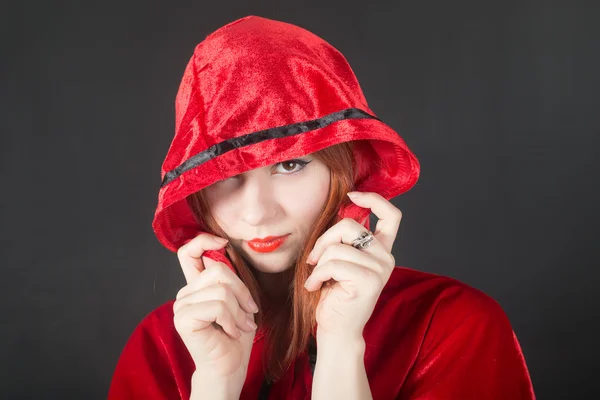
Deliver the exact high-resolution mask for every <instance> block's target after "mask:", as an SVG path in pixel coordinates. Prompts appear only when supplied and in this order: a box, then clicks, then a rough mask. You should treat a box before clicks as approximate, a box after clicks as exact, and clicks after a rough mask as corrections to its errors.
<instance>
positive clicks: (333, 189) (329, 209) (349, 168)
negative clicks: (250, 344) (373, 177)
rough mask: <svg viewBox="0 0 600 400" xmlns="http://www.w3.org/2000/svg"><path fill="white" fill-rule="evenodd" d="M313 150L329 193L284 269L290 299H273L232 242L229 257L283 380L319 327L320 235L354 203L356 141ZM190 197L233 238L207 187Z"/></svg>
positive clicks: (203, 221)
mask: <svg viewBox="0 0 600 400" xmlns="http://www.w3.org/2000/svg"><path fill="white" fill-rule="evenodd" d="M312 155H313V156H314V157H315V158H317V159H318V160H320V161H321V162H323V163H324V164H325V165H327V167H328V168H329V170H330V176H331V181H330V182H331V183H330V187H329V195H328V197H327V201H326V203H325V205H324V207H323V209H322V210H321V213H320V216H319V217H318V219H317V220H316V221H315V223H314V224H313V226H312V228H311V229H310V230H309V232H311V233H310V234H309V235H308V237H307V238H306V240H305V243H304V248H303V250H302V251H301V252H300V255H299V256H298V258H297V259H296V260H295V265H294V268H290V269H289V270H287V271H286V272H288V273H287V274H285V273H284V278H285V279H286V282H285V283H286V284H287V285H289V290H288V292H287V298H286V299H285V300H284V301H269V300H270V299H268V298H266V296H265V294H264V293H263V291H261V290H260V285H259V283H258V281H257V280H256V278H255V276H254V273H253V268H252V267H251V265H249V263H248V262H247V260H245V259H244V258H243V257H242V256H241V255H240V254H238V252H237V251H236V250H235V249H234V248H233V247H231V245H230V244H227V246H226V253H227V256H228V258H229V259H230V260H231V263H232V265H233V267H234V268H235V270H236V272H237V274H238V276H239V277H240V279H241V281H242V282H244V284H245V285H246V287H248V289H249V290H250V293H251V295H252V298H253V299H254V300H255V301H256V302H257V304H258V307H259V312H258V313H257V314H255V320H256V323H257V324H258V326H259V327H264V328H265V340H266V343H265V350H264V351H265V353H264V355H263V369H264V371H265V375H266V377H267V378H269V379H271V380H272V381H277V380H278V379H280V378H281V377H282V376H283V374H284V373H285V371H286V370H287V369H288V368H289V366H290V365H291V363H292V362H293V361H294V360H295V359H296V357H297V356H298V355H299V354H300V353H302V352H303V351H305V350H306V347H307V345H308V342H309V340H310V336H311V335H312V334H313V332H314V331H315V327H316V319H315V310H316V307H317V304H318V301H319V294H320V292H319V291H315V292H308V291H306V289H304V282H306V279H308V277H309V275H310V274H311V273H312V270H313V268H314V266H312V265H310V264H308V263H307V262H306V259H307V258H308V254H309V253H310V251H311V250H312V248H313V246H314V244H315V242H316V241H317V239H318V238H319V237H320V236H321V235H323V233H325V231H326V230H327V229H329V228H330V227H332V226H333V225H335V224H336V223H337V222H338V221H339V217H338V211H339V209H340V207H341V206H343V205H344V206H345V205H346V203H348V202H350V200H349V199H348V196H346V193H348V192H350V191H352V190H354V182H355V177H356V173H357V171H355V165H356V161H355V160H354V157H353V145H352V142H344V143H340V144H336V145H333V146H330V147H327V148H324V149H322V150H319V151H317V152H315V153H312ZM359 165H360V164H359ZM186 200H187V203H188V205H189V207H190V209H191V210H192V213H193V214H194V216H195V218H196V219H197V222H198V223H199V224H200V226H202V227H203V228H205V229H204V230H205V231H206V232H208V233H211V234H213V235H216V236H219V237H224V238H227V235H226V234H225V232H224V231H223V230H222V229H221V228H220V227H219V225H218V224H217V223H216V221H215V220H214V218H213V217H212V215H211V213H210V207H209V204H207V202H206V199H205V198H204V196H203V193H202V190H200V191H198V192H196V193H193V194H192V195H190V196H188V197H187V199H186ZM271 300H272V299H271ZM263 307H265V308H263Z"/></svg>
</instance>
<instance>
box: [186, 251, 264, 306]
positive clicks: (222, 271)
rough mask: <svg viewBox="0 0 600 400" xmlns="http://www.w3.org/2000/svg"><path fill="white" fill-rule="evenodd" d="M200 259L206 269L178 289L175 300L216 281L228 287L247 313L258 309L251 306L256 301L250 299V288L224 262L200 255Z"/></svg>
mask: <svg viewBox="0 0 600 400" xmlns="http://www.w3.org/2000/svg"><path fill="white" fill-rule="evenodd" d="M202 260H203V262H204V265H205V266H206V269H205V270H204V271H203V272H202V273H200V274H199V275H198V276H197V277H195V278H194V279H193V280H192V281H191V282H190V283H188V284H187V285H186V286H184V287H183V288H181V290H179V292H178V293H177V297H176V298H177V300H179V299H180V298H183V297H185V296H188V295H189V294H191V293H193V292H197V291H200V290H203V289H204V288H207V287H209V286H212V285H214V284H216V283H222V284H226V285H228V286H229V287H230V289H231V291H232V292H233V295H234V297H235V299H236V300H237V302H238V304H239V307H241V308H242V309H243V310H244V311H246V312H248V313H255V312H257V311H258V308H255V307H253V305H254V304H256V303H255V302H254V300H253V299H252V295H251V293H250V290H249V289H248V288H247V287H246V285H245V284H244V282H242V281H241V279H240V278H239V276H237V275H236V274H235V273H234V272H233V271H232V270H231V269H230V268H229V267H228V266H227V265H226V264H224V263H222V262H218V261H215V260H213V259H212V258H209V257H202ZM251 300H252V301H251Z"/></svg>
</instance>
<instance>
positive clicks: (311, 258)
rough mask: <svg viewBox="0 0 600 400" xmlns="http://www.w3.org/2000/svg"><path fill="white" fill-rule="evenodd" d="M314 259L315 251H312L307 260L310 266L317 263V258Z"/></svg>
mask: <svg viewBox="0 0 600 400" xmlns="http://www.w3.org/2000/svg"><path fill="white" fill-rule="evenodd" d="M314 257H315V254H314V251H311V252H310V254H309V255H308V257H307V258H306V261H307V262H308V263H309V264H314V263H315V258H314Z"/></svg>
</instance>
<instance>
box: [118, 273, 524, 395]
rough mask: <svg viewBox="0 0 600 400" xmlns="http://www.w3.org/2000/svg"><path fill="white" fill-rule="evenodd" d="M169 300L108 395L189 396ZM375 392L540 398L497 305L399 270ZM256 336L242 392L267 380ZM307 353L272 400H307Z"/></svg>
mask: <svg viewBox="0 0 600 400" xmlns="http://www.w3.org/2000/svg"><path fill="white" fill-rule="evenodd" d="M172 304H173V303H172V302H169V303H167V304H165V305H163V306H161V307H159V308H158V309H157V310H155V311H153V312H152V313H151V314H150V315H148V316H147V317H146V318H145V319H144V320H143V321H142V322H141V324H140V325H139V326H138V327H137V329H136V330H135V332H134V333H133V335H132V336H131V338H130V339H129V342H128V343H127V345H126V346H125V349H124V350H123V354H122V355H121V358H120V360H119V363H118V365H117V368H116V371H115V373H114V377H113V381H112V385H111V388H110V394H109V399H111V400H113V399H114V400H116V399H188V398H189V395H190V382H191V377H192V373H193V371H194V365H193V362H192V360H191V358H190V356H189V353H188V352H187V349H186V348H185V346H184V344H183V342H182V341H181V339H180V338H179V335H178V334H177V332H176V331H175V327H174V325H173V310H172ZM364 338H365V343H366V349H365V359H364V360H365V368H366V372H367V377H368V379H369V385H370V388H371V393H372V395H373V399H375V400H386V399H390V400H392V399H405V400H409V399H411V400H412V399H432V400H433V399H435V400H438V399H456V400H466V399H478V400H485V399H497V400H509V399H510V400H521V399H534V398H535V397H534V394H533V389H532V386H531V381H530V378H529V374H528V371H527V367H526V365H525V361H524V359H523V355H522V353H521V349H520V347H519V344H518V342H517V339H516V337H515V335H514V333H513V330H512V328H511V325H510V323H509V321H508V319H507V317H506V315H505V313H504V312H503V311H502V309H501V308H500V306H499V305H498V304H497V303H496V302H495V301H494V300H493V299H491V298H490V297H488V296H487V295H485V294H483V293H482V292H480V291H478V290H476V289H473V288H471V287H469V286H467V285H464V284H462V283H460V282H458V281H456V280H454V279H451V278H446V277H442V276H437V275H433V274H428V273H424V272H419V271H414V270H411V269H408V268H401V267H396V269H395V270H394V272H393V273H392V275H391V278H390V280H389V281H388V283H387V285H386V286H385V288H384V290H383V292H382V294H381V296H380V298H379V301H378V303H377V305H376V307H375V310H374V312H373V315H372V317H371V319H370V320H369V321H368V322H367V325H366V326H365V330H364ZM262 344H263V340H262V331H261V330H259V331H258V332H257V334H256V338H255V344H254V347H253V348H252V353H251V356H250V364H249V366H248V375H247V378H246V383H245V384H244V388H243V390H242V394H241V397H240V399H242V400H256V399H257V398H258V393H259V390H260V386H261V383H262V380H263V377H264V375H263V372H262V368H261V359H260V351H261V349H262ZM311 385H312V375H311V373H310V370H309V366H308V356H307V354H306V353H305V354H303V355H302V356H300V357H299V358H298V360H297V361H296V363H295V364H293V365H292V367H291V368H290V369H289V370H288V371H287V373H286V374H285V376H284V377H283V378H282V379H281V380H280V381H278V382H276V383H275V384H274V385H273V388H272V391H271V394H270V397H269V399H290V400H293V399H309V398H310V393H311Z"/></svg>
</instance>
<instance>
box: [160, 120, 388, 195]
mask: <svg viewBox="0 0 600 400" xmlns="http://www.w3.org/2000/svg"><path fill="white" fill-rule="evenodd" d="M358 118H371V119H376V120H379V121H381V120H380V119H379V118H377V117H376V116H374V115H371V114H369V113H367V112H365V111H363V110H361V109H359V108H347V109H345V110H341V111H337V112H334V113H331V114H328V115H325V116H324V117H321V118H317V119H313V120H310V121H304V122H297V123H295V124H290V125H284V126H278V127H276V128H269V129H264V130H262V131H257V132H252V133H248V134H246V135H242V136H240V137H235V138H231V139H227V140H224V141H222V142H220V143H217V144H215V145H213V146H210V147H209V148H208V149H206V150H204V151H202V152H200V153H198V154H196V155H195V156H193V157H190V158H189V159H187V160H186V161H184V162H183V163H182V164H181V165H179V166H178V167H176V168H175V169H173V170H171V171H168V172H167V173H166V174H165V176H164V178H163V181H162V183H161V185H160V187H161V188H162V187H164V186H165V185H167V184H168V183H169V182H171V181H173V180H175V179H177V177H178V176H180V175H181V174H183V173H184V172H186V171H188V170H190V169H192V168H196V167H197V166H199V165H202V164H204V163H205V162H207V161H209V160H212V159H213V158H215V157H218V156H220V155H222V154H224V153H227V152H228V151H231V150H234V149H238V148H240V147H245V146H250V145H252V144H255V143H260V142H262V141H265V140H269V139H275V138H283V137H287V136H293V135H297V134H300V133H303V132H308V131H312V130H315V129H319V128H323V127H325V126H327V125H329V124H331V123H333V122H336V121H341V120H344V119H358Z"/></svg>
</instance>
